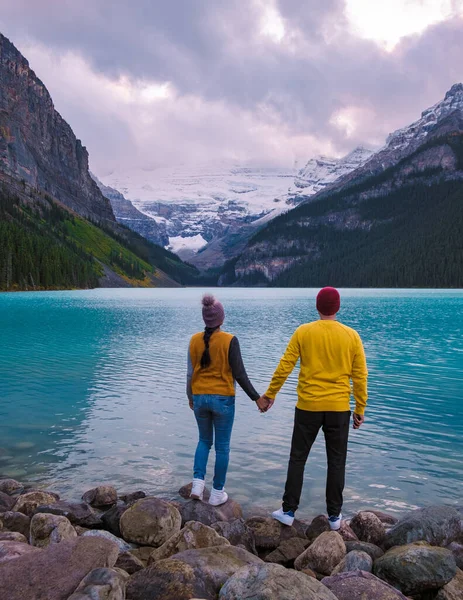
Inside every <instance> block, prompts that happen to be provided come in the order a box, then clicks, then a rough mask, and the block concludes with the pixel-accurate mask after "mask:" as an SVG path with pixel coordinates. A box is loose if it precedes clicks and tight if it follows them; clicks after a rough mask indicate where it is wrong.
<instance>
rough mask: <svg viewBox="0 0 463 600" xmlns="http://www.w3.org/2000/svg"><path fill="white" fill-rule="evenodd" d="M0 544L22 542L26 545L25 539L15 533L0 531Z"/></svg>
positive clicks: (20, 534) (23, 536)
mask: <svg viewBox="0 0 463 600" xmlns="http://www.w3.org/2000/svg"><path fill="white" fill-rule="evenodd" d="M0 542H23V543H24V544H27V543H28V542H27V538H26V536H25V535H23V534H22V533H18V532H17V531H0Z"/></svg>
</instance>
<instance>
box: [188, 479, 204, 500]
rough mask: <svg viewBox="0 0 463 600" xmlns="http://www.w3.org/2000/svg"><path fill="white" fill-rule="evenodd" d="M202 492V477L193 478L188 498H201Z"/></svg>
mask: <svg viewBox="0 0 463 600" xmlns="http://www.w3.org/2000/svg"><path fill="white" fill-rule="evenodd" d="M203 494H204V479H193V485H192V486H191V492H190V498H192V499H193V500H202V499H203Z"/></svg>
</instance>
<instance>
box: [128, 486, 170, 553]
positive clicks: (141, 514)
mask: <svg viewBox="0 0 463 600" xmlns="http://www.w3.org/2000/svg"><path fill="white" fill-rule="evenodd" d="M181 524H182V517H181V516H180V513H179V512H178V510H177V509H176V508H175V507H173V506H172V505H170V504H169V503H168V502H165V501H164V500H159V499H158V498H153V497H149V498H142V499H141V500H137V501H136V502H135V504H133V505H132V506H131V507H130V508H128V509H127V510H126V511H125V512H124V513H123V514H122V516H121V519H120V527H121V533H122V537H123V538H124V540H126V541H128V542H133V543H135V544H140V545H142V546H154V547H155V548H159V546H162V544H164V542H166V541H167V540H168V539H169V538H170V537H171V536H172V535H174V534H175V533H178V532H179V531H180V528H181Z"/></svg>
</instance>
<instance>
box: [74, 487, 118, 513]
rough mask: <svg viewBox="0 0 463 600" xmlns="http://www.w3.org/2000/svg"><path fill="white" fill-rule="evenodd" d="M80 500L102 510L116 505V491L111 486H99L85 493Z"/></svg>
mask: <svg viewBox="0 0 463 600" xmlns="http://www.w3.org/2000/svg"><path fill="white" fill-rule="evenodd" d="M82 500H83V501H84V502H87V504H90V505H91V506H96V507H98V508H99V507H101V508H104V507H106V506H111V505H112V504H116V502H117V491H116V489H115V488H114V487H113V486H112V485H100V486H98V487H96V488H93V489H91V490H88V492H85V494H84V495H83V496H82Z"/></svg>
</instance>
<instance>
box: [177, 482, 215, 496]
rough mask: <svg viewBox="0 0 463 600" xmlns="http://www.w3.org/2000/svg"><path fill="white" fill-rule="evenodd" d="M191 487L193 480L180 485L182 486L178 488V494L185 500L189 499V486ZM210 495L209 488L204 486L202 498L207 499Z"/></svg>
mask: <svg viewBox="0 0 463 600" xmlns="http://www.w3.org/2000/svg"><path fill="white" fill-rule="evenodd" d="M192 487H193V482H192V481H191V482H190V483H187V484H186V485H182V487H181V488H180V489H179V490H178V494H179V496H181V497H182V498H184V499H185V500H190V495H191V488H192ZM210 495H211V492H210V490H208V488H207V487H205V488H204V493H203V500H209V497H210Z"/></svg>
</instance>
